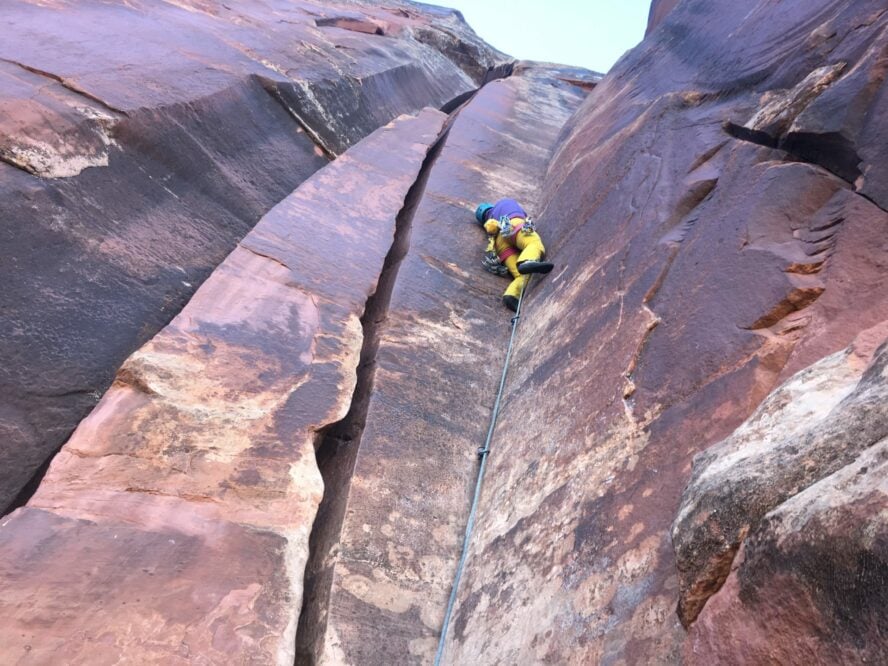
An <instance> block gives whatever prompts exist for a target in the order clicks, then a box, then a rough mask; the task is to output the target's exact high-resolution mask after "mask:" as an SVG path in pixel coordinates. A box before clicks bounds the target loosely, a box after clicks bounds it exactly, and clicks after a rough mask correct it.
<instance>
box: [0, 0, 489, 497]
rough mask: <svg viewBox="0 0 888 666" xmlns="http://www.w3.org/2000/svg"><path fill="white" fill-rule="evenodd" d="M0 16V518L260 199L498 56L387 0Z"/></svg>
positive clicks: (175, 5)
mask: <svg viewBox="0 0 888 666" xmlns="http://www.w3.org/2000/svg"><path fill="white" fill-rule="evenodd" d="M356 17H357V18H356ZM362 21H364V22H365V23H367V24H372V25H374V26H379V27H380V30H381V31H382V34H368V31H367V30H365V29H363V28H361V26H362V25H364V24H363V23H361V22H362ZM0 24H2V25H3V31H2V32H3V34H2V39H0V220H3V222H2V224H0V244H2V247H3V261H2V262H0V282H2V284H3V285H4V288H3V295H2V297H0V310H2V313H3V316H2V318H0V321H2V323H0V326H2V334H0V396H2V397H0V511H2V510H4V509H5V507H7V506H8V505H9V504H10V502H12V501H13V499H14V498H15V496H16V494H17V493H18V492H19V490H20V489H21V488H22V486H23V485H24V484H25V483H26V482H27V481H28V479H30V478H31V476H32V475H33V474H34V472H35V470H36V469H38V468H39V467H40V466H41V464H42V463H43V462H44V461H45V460H46V459H47V458H48V456H50V455H51V453H52V452H54V451H55V450H56V449H57V448H58V447H59V446H60V445H61V444H62V443H63V442H64V440H65V439H66V438H67V437H68V436H69V435H70V433H71V431H72V430H73V429H74V427H75V426H76V425H77V423H78V422H79V421H80V420H81V419H82V418H83V417H84V416H85V415H86V414H87V413H88V411H89V410H90V409H91V408H92V407H93V406H94V405H95V403H96V402H97V401H98V399H99V397H100V396H101V394H102V392H103V391H104V390H105V389H106V388H107V387H108V386H109V385H110V383H111V380H112V379H113V377H114V373H115V371H116V370H117V368H118V367H119V366H120V364H121V363H122V362H123V360H124V359H125V358H126V357H127V356H128V355H129V354H130V353H132V352H133V351H134V350H135V349H136V348H138V347H139V345H141V344H143V343H144V342H145V341H146V340H148V339H149V338H150V337H151V336H152V335H153V334H154V333H155V332H156V331H158V330H159V329H160V328H161V327H163V326H164V325H165V324H166V323H167V322H169V320H170V319H171V318H172V317H173V316H175V314H176V313H177V312H178V311H179V310H180V309H181V307H182V305H183V304H184V303H185V302H186V301H187V300H188V298H189V297H190V296H191V294H193V293H194V290H195V289H196V288H197V287H198V286H199V285H200V283H201V282H202V281H203V280H204V279H205V278H206V277H207V276H208V275H209V273H210V272H211V271H212V270H213V268H215V267H216V266H217V265H218V264H219V262H221V261H222V259H223V258H224V257H225V255H226V254H228V252H230V251H231V249H232V248H233V246H234V245H235V243H236V242H237V240H238V239H240V238H242V237H243V236H244V234H246V232H247V231H249V229H250V228H251V227H252V226H253V225H254V224H255V223H256V222H257V221H258V220H259V218H260V217H261V216H262V215H263V214H264V213H266V212H267V211H268V210H269V208H271V206H273V205H274V204H275V203H277V202H278V201H280V200H281V199H282V198H283V197H285V196H286V195H287V194H288V193H289V192H291V191H292V190H293V189H294V188H295V187H296V186H297V185H298V184H299V183H300V182H302V181H303V180H305V179H306V178H307V177H308V176H309V175H310V174H311V173H313V172H314V171H315V170H317V169H318V168H320V167H321V166H323V165H324V164H325V163H326V162H327V159H328V157H327V156H328V155H332V154H338V153H341V152H342V151H343V150H345V149H346V148H347V147H348V146H350V145H352V144H354V143H355V142H356V141H358V140H359V139H360V138H362V137H364V136H366V135H367V134H369V133H370V132H372V131H373V130H375V129H376V128H377V127H379V126H380V125H383V124H385V123H387V122H389V121H390V120H391V119H392V118H394V117H395V116H397V115H399V114H402V113H405V112H410V113H412V112H416V111H418V110H419V109H421V108H422V107H424V106H427V105H430V106H436V107H439V106H442V105H444V104H446V103H448V102H450V101H451V100H452V99H453V98H456V97H459V96H461V95H463V94H465V93H467V92H468V91H471V90H473V89H474V88H476V87H477V86H478V84H479V83H480V82H481V81H482V80H483V79H484V77H485V76H486V73H487V71H488V69H489V68H490V67H491V66H493V65H496V64H499V63H500V62H502V61H503V59H504V56H502V54H498V53H497V52H495V51H493V50H492V49H490V48H489V47H488V46H487V45H486V44H484V43H483V42H482V41H481V40H480V39H478V38H477V37H476V36H475V35H474V33H472V32H471V30H470V29H469V28H468V26H466V24H465V23H464V22H463V21H462V19H461V17H460V16H459V15H458V14H456V13H455V12H452V11H450V10H441V9H434V8H430V7H418V6H416V5H412V4H408V3H402V2H389V3H386V5H385V7H382V6H380V5H378V4H377V3H354V2H348V3H336V2H326V3H323V4H316V3H311V2H283V1H275V2H259V1H257V0H243V1H239V2H236V3H221V2H203V1H199V0H181V1H176V2H163V1H161V0H133V1H128V2H122V1H120V2H116V1H115V2H101V1H99V0H85V1H83V2H76V3H66V2H42V1H40V2H38V1H36V0H34V1H28V0H9V1H8V2H3V3H2V6H0ZM355 26H357V27H358V28H359V29H357V31H355Z"/></svg>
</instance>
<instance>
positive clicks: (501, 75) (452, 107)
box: [438, 61, 515, 113]
mask: <svg viewBox="0 0 888 666" xmlns="http://www.w3.org/2000/svg"><path fill="white" fill-rule="evenodd" d="M514 71H515V61H512V62H507V63H504V64H502V65H497V66H496V67H488V68H487V72H486V73H485V74H484V79H483V80H482V81H481V85H480V86H478V87H477V88H475V89H474V90H468V91H466V92H464V93H462V94H460V95H457V96H456V97H454V98H453V99H451V100H449V101H448V102H445V103H444V104H442V105H441V107H440V108H439V109H438V110H439V111H441V112H442V113H453V112H454V111H456V110H457V109H458V108H459V107H461V106H462V105H463V104H465V103H466V102H468V101H469V100H470V99H472V98H473V97H474V96H475V95H477V94H478V91H479V90H481V88H483V87H484V86H486V85H487V84H488V83H490V82H492V81H498V80H499V79H507V78H509V77H510V76H512V73H513V72H514Z"/></svg>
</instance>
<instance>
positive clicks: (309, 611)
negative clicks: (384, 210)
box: [295, 118, 453, 665]
mask: <svg viewBox="0 0 888 666" xmlns="http://www.w3.org/2000/svg"><path fill="white" fill-rule="evenodd" d="M452 120H453V119H452V118H451V119H450V121H448V125H447V126H446V127H445V128H444V130H443V131H442V133H441V135H440V136H439V137H438V139H437V140H436V142H435V143H434V145H433V146H432V148H431V149H430V150H429V152H428V154H427V155H426V158H425V160H424V161H423V163H422V166H421V167H420V171H419V175H418V176H417V179H416V181H415V182H414V183H413V185H412V186H411V187H410V190H409V191H408V192H407V195H406V196H405V198H404V206H403V207H402V208H401V210H400V212H399V213H398V215H397V218H396V221H395V237H394V241H393V243H392V246H391V248H390V249H389V252H388V254H387V255H386V258H385V262H384V263H383V268H382V273H381V275H380V277H379V282H378V283H377V286H376V291H375V292H374V293H373V295H372V296H371V297H370V298H369V299H368V300H367V304H366V307H365V309H364V314H363V316H362V317H361V327H362V329H363V333H364V343H363V345H362V347H361V355H360V360H359V362H358V370H357V375H358V376H357V384H356V386H355V392H354V395H353V398H352V403H351V407H350V408H349V411H348V413H347V414H346V416H345V418H343V419H342V420H341V421H338V422H337V423H334V424H331V425H330V426H328V427H327V428H325V429H324V430H323V431H322V432H320V433H319V435H318V439H317V442H316V444H315V455H316V458H317V464H318V468H319V469H320V472H321V476H322V477H323V479H324V498H323V500H322V501H321V505H320V507H319V509H318V514H317V516H316V518H315V522H314V526H313V527H312V531H311V536H310V538H309V560H308V564H307V565H306V569H305V583H304V591H303V598H302V599H303V602H302V610H301V613H300V615H299V625H298V628H297V630H296V662H295V663H296V664H300V665H301V664H314V663H316V655H318V654H320V653H322V652H323V641H324V636H325V634H326V627H327V618H328V607H329V600H330V593H331V590H332V584H333V575H334V565H335V561H336V548H337V546H338V544H339V536H340V531H341V529H342V523H343V520H344V517H345V510H346V507H347V505H348V498H349V490H350V484H351V478H352V474H353V472H354V467H355V461H356V460H357V455H358V451H359V448H360V442H361V435H362V434H363V432H364V426H365V424H366V422H367V412H368V409H369V404H370V397H371V395H372V393H373V384H374V380H375V376H376V354H377V352H378V350H379V337H380V332H381V329H382V325H383V323H384V322H385V320H386V316H387V314H388V309H389V305H390V303H391V299H392V292H393V291H394V287H395V282H396V280H397V277H398V270H399V268H400V266H401V262H402V261H403V260H404V257H406V256H407V251H408V250H409V248H410V231H411V227H412V223H413V217H414V215H415V213H416V209H417V208H418V206H419V203H420V201H422V198H423V194H424V192H425V188H426V184H427V182H428V179H429V175H430V173H431V170H432V166H433V165H434V163H435V160H436V159H437V158H438V155H439V154H440V153H441V150H442V149H443V147H444V143H445V142H446V139H447V134H448V132H449V123H450V122H452Z"/></svg>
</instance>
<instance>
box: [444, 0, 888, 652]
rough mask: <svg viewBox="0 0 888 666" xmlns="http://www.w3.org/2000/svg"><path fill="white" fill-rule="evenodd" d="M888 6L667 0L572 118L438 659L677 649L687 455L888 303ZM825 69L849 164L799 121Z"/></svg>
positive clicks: (553, 168)
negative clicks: (884, 186)
mask: <svg viewBox="0 0 888 666" xmlns="http://www.w3.org/2000/svg"><path fill="white" fill-rule="evenodd" d="M886 26H888V12H886V11H885V8H884V3H880V2H870V1H867V0H860V1H857V2H832V1H826V0H821V1H816V2H807V1H806V2H801V1H798V2H795V1H792V2H781V3H770V2H754V3H751V4H750V3H731V2H695V1H685V2H680V3H678V4H676V6H675V7H674V8H673V9H672V10H671V11H670V12H669V14H668V15H667V16H666V17H665V18H664V19H663V21H662V23H661V24H660V25H659V27H657V29H656V30H654V31H653V32H652V33H651V34H650V36H649V37H648V38H647V40H646V41H645V42H643V43H642V44H641V45H640V46H639V47H638V48H636V49H635V50H634V51H632V52H630V53H629V54H627V55H626V56H625V57H624V58H623V59H622V60H621V61H620V62H619V63H618V64H617V65H616V66H615V67H614V69H613V70H612V71H611V72H610V73H609V74H608V75H607V76H606V77H605V78H604V80H603V81H602V82H601V83H600V84H599V85H598V86H597V87H596V89H595V90H594V91H593V92H592V94H591V95H590V96H589V98H588V99H587V101H586V102H585V104H584V106H583V107H582V108H581V109H580V111H579V112H578V113H577V114H576V115H575V116H574V117H573V118H572V119H571V121H570V122H569V123H568V127H567V129H566V130H565V138H564V141H563V142H562V143H561V144H560V146H559V148H558V149H557V151H556V153H555V155H554V157H553V160H552V163H551V164H550V167H549V170H548V175H547V178H546V182H545V185H544V188H543V191H544V207H543V209H542V213H541V214H540V215H539V216H538V220H539V224H540V226H542V227H543V228H544V229H545V230H546V234H547V236H548V237H549V238H551V239H552V241H550V242H549V243H548V247H549V249H550V253H551V258H552V260H553V261H554V262H555V263H556V265H557V267H556V269H555V271H554V272H553V273H551V274H550V275H549V276H548V277H547V278H545V279H544V280H541V281H539V282H538V284H537V286H536V287H535V289H533V290H532V292H531V296H530V300H529V302H528V309H527V312H526V316H525V317H524V318H523V321H522V328H521V335H520V340H519V343H518V347H517V350H516V353H515V357H514V359H513V364H514V365H513V371H512V375H511V380H510V382H509V388H508V389H507V394H506V397H505V408H504V412H503V415H502V421H501V424H500V426H499V428H498V430H497V435H496V442H497V443H496V444H495V449H494V452H493V455H492V457H491V460H490V463H489V468H488V476H487V481H486V485H485V490H484V495H483V497H482V505H481V513H480V515H479V519H478V527H477V532H476V539H475V541H474V543H473V547H472V550H471V555H470V559H469V562H468V565H467V570H466V577H465V578H464V580H463V586H462V591H461V595H460V602H459V606H458V608H457V611H456V620H455V624H454V627H453V633H452V636H451V637H450V641H449V643H450V648H449V658H450V660H451V662H452V663H479V662H483V663H503V664H506V663H537V662H547V663H577V664H579V663H601V664H617V663H663V662H678V661H680V660H681V659H682V654H683V651H684V647H683V643H684V641H685V636H686V633H685V631H684V629H683V628H682V626H681V624H680V622H679V618H678V616H677V614H676V612H675V609H676V606H677V602H678V600H679V594H680V587H681V583H680V578H679V575H678V571H677V568H676V561H675V556H674V554H673V547H672V543H671V538H670V527H671V525H672V523H673V521H674V520H675V517H676V515H677V514H678V511H679V504H680V499H681V493H682V491H683V489H684V487H685V486H686V484H687V482H688V480H689V479H690V476H691V462H692V459H693V456H694V455H695V454H696V453H698V452H701V451H704V450H706V449H707V448H708V447H709V446H711V445H713V444H715V443H717V442H719V441H720V440H723V439H724V438H726V437H727V436H728V435H730V434H731V433H732V432H733V431H734V430H735V429H736V428H737V427H738V426H739V425H740V424H741V423H742V422H743V421H744V420H745V419H746V418H747V417H748V416H749V415H750V414H751V413H752V412H753V410H754V409H755V408H756V407H757V406H758V405H759V404H760V403H761V401H762V400H763V399H764V398H765V397H766V396H767V395H768V394H769V393H770V392H771V391H772V390H773V389H774V388H776V387H777V386H778V385H780V384H781V383H782V382H783V381H784V380H786V379H787V378H789V377H791V376H792V375H793V374H794V373H796V372H797V371H799V370H800V369H803V368H805V367H807V366H809V365H810V364H811V363H813V362H816V361H818V360H820V359H822V358H824V357H826V356H828V355H830V354H833V353H835V352H838V351H840V350H842V349H844V348H845V347H847V346H848V345H849V344H850V343H851V342H852V340H853V339H854V337H855V336H856V335H857V334H858V333H859V332H860V331H861V330H864V329H867V328H869V327H872V326H874V325H876V324H878V323H879V322H881V321H883V320H885V319H886V318H888V291H886V286H888V284H886V279H888V245H886V241H885V239H886V238H888V236H886V231H888V214H886V212H885V210H884V209H885V208H886V206H885V203H884V202H883V201H881V200H880V199H879V195H878V192H879V191H880V187H881V183H883V182H884V180H883V179H880V178H879V177H876V176H875V174H877V173H878V170H879V169H881V168H882V165H883V164H884V163H885V159H886V158H888V155H886V148H885V146H886V145H888V144H886V143H885V142H879V141H875V142H874V141H869V140H866V139H865V138H864V137H869V136H881V132H882V131H883V129H882V128H884V123H885V122H886V118H888V109H886V107H885V102H884V100H885V99H886V98H885V97H884V94H885V90H886V88H885V79H884V70H883V69H882V68H881V65H879V63H880V62H881V60H880V58H881V56H880V55H878V54H882V53H883V51H881V50H879V49H880V48H881V47H880V46H877V45H880V44H881V43H882V41H881V40H882V39H883V38H884V35H885V33H886ZM874 49H875V51H874ZM815 72H816V74H814V73H815ZM812 74H814V76H812ZM809 77H810V78H809ZM864 82H866V83H865V84H864ZM838 86H844V87H845V89H846V90H859V91H860V93H859V95H858V96H857V97H855V99H859V100H860V102H859V104H860V106H859V107H856V109H857V110H856V111H855V113H849V114H848V115H846V116H843V118H844V120H842V123H844V124H843V127H845V128H846V129H844V130H843V132H842V136H843V137H847V142H848V145H849V146H850V147H851V150H853V152H854V154H856V155H857V156H858V157H859V160H856V161H855V165H856V168H857V170H858V171H859V173H860V176H859V177H857V178H854V179H852V180H849V179H848V177H847V175H848V174H847V173H845V172H843V171H842V170H841V169H839V168H837V167H836V166H835V164H834V163H833V162H831V161H829V160H827V159H824V155H832V154H833V152H832V150H831V148H830V146H832V145H833V139H832V138H831V137H830V136H829V135H828V134H826V133H821V131H820V130H819V129H817V127H818V126H816V125H815V124H813V122H812V124H811V125H810V127H811V128H812V132H811V136H810V137H808V138H807V139H806V141H809V145H811V144H817V145H819V146H821V148H822V150H821V151H820V152H819V153H817V154H814V152H813V151H799V150H797V145H793V143H792V136H793V132H794V130H793V128H794V127H800V126H802V124H803V123H804V122H806V121H805V119H806V117H816V118H822V119H824V120H823V121H821V122H825V119H826V115H825V112H823V114H821V113H819V112H818V113H815V111H816V110H817V108H818V106H819V105H825V104H826V102H827V101H828V100H829V97H828V96H831V95H835V96H838V95H839V93H838V92H833V91H838V90H840V89H839V88H837V87H838ZM832 108H835V105H833V106H832ZM850 110H851V109H849V111H850ZM734 127H746V128H747V129H755V130H756V131H759V132H760V134H756V133H755V132H753V131H748V132H746V133H743V132H739V131H733V129H734ZM824 132H832V130H831V129H829V128H825V130H824ZM818 142H819V143H818ZM845 154H847V152H846V153H845ZM843 159H844V158H843ZM824 455H828V454H824ZM737 483H738V484H739V483H740V481H739V480H738V481H737ZM871 483H877V482H876V481H873V482H871ZM812 534H813V532H812ZM852 551H853V549H852ZM812 552H814V551H813V550H812ZM849 552H850V551H849ZM825 570H827V571H828V567H827V568H826V569H825ZM811 571H812V572H813V571H814V569H811ZM822 575H828V574H822ZM798 580H799V581H800V582H799V583H798V585H799V586H800V588H799V589H801V588H803V587H804V586H805V585H808V586H810V587H812V588H813V587H816V582H813V581H814V580H815V579H814V578H808V579H801V578H799V579H798ZM797 598H798V597H797ZM773 603H774V604H779V603H780V602H779V601H778V600H773ZM788 613H789V611H788V610H787V614H788ZM762 636H763V635H762ZM762 640H765V639H764V638H762ZM723 646H724V649H723V651H721V652H718V653H717V654H719V655H720V656H722V657H724V655H726V654H727V652H726V651H727V647H726V646H727V642H725V643H724V644H723ZM787 649H789V648H787ZM689 654H690V658H693V656H694V653H693V652H691V653H689ZM711 654H715V652H713V653H711ZM799 654H801V653H799ZM712 661H713V660H711V659H710V660H707V658H706V657H705V656H704V657H701V658H700V661H699V663H712ZM716 661H717V660H716ZM753 661H754V660H753Z"/></svg>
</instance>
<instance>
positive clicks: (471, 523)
mask: <svg viewBox="0 0 888 666" xmlns="http://www.w3.org/2000/svg"><path fill="white" fill-rule="evenodd" d="M532 277H533V276H532V275H531V276H528V278H527V283H526V284H525V285H524V289H522V290H521V295H520V296H519V297H518V307H517V308H516V309H515V316H514V317H512V334H511V335H510V336H509V349H508V351H507V352H506V362H505V363H504V364H503V374H502V377H500V383H499V391H497V394H496V402H495V403H493V414H492V415H491V417H490V427H489V428H488V429H487V439H486V440H485V441H484V446H483V447H481V448H480V449H478V458H480V460H481V465H480V466H479V467H478V480H477V481H476V482H475V496H474V497H473V498H472V509H471V511H469V520H468V522H467V523H466V533H465V536H463V547H462V554H461V555H460V557H459V564H458V565H457V567H456V575H455V576H454V578H453V587H451V589H450V600H449V601H448V602H447V611H446V612H445V613H444V626H443V627H442V628H441V637H440V638H439V639H438V651H437V653H436V654H435V666H440V664H441V657H443V656H444V641H445V639H446V638H447V630H448V629H449V627H450V618H451V616H452V615H453V607H454V606H455V605H456V593H457V591H458V590H459V581H460V579H461V578H462V574H463V569H464V568H465V565H466V558H467V557H468V555H469V542H470V540H471V538H472V530H473V529H474V527H475V515H476V514H477V512H478V500H479V498H480V497H481V482H482V481H483V480H484V470H485V468H486V467H487V456H488V454H489V453H490V442H491V440H492V439H493V430H494V428H495V427H496V420H497V417H498V416H499V409H500V402H501V401H502V398H503V388H504V387H505V386H506V375H507V374H508V372H509V361H511V360H512V346H513V344H514V342H515V331H516V330H517V328H518V320H519V319H521V305H522V303H523V302H524V294H526V293H527V290H528V289H529V288H530V280H531V278H532Z"/></svg>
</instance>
